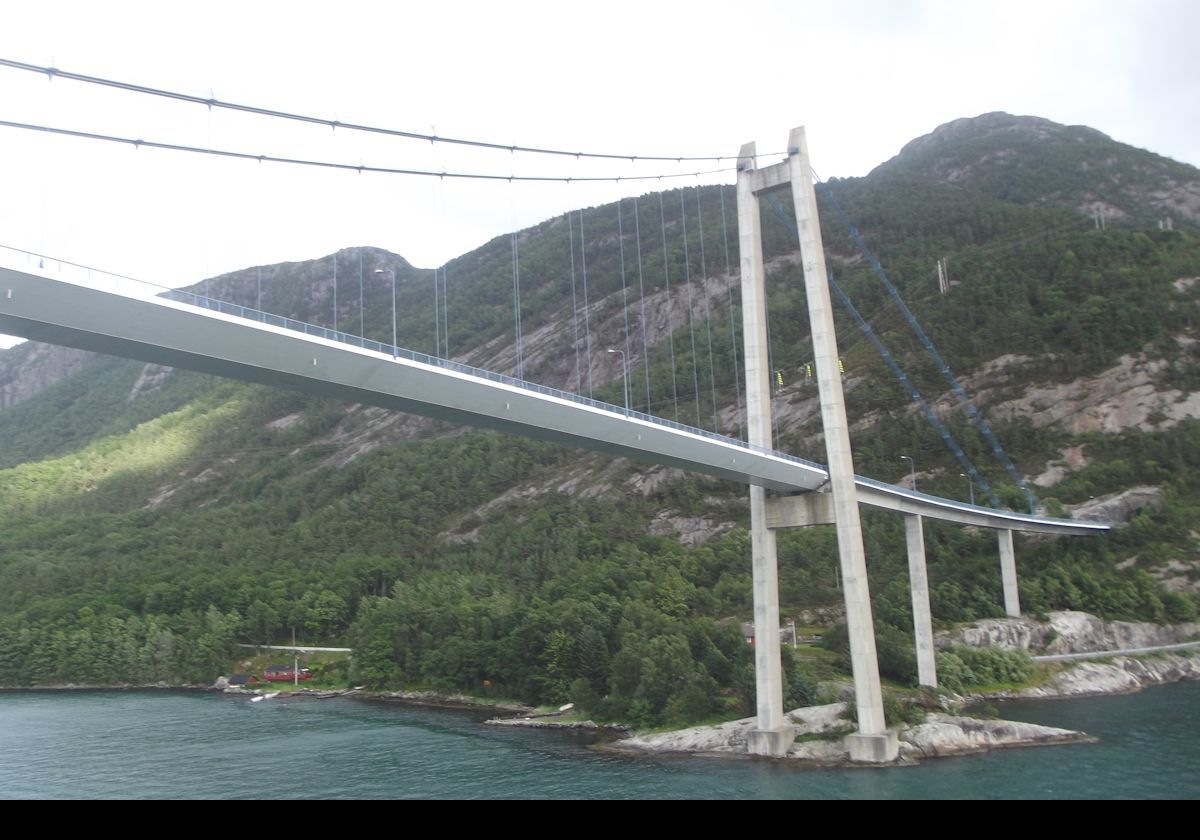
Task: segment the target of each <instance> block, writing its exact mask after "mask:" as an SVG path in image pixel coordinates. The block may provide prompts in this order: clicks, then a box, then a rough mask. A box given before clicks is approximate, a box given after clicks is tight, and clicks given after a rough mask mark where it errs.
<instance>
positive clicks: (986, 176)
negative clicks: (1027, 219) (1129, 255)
mask: <svg viewBox="0 0 1200 840" xmlns="http://www.w3.org/2000/svg"><path fill="white" fill-rule="evenodd" d="M871 174H872V175H874V176H889V175H891V176H903V177H914V178H919V179H924V180H928V181H933V182H941V183H946V184H954V185H957V186H960V187H963V188H965V189H969V190H972V191H975V192H977V193H980V194H984V195H989V196H993V197H995V198H1000V199H1003V200H1006V201H1012V202H1016V203H1018V204H1024V205H1028V206H1054V205H1057V206H1065V207H1070V208H1071V209H1074V210H1077V211H1079V212H1083V213H1087V214H1093V213H1097V212H1099V213H1103V214H1104V215H1106V216H1108V217H1109V218H1110V219H1114V220H1117V221H1120V222H1129V223H1138V224H1143V225H1147V224H1150V225H1152V224H1154V223H1156V222H1158V221H1160V220H1165V219H1171V220H1172V221H1173V223H1174V224H1183V223H1190V224H1195V223H1197V222H1200V170H1197V169H1196V168H1195V167H1194V166H1189V165H1187V164H1184V163H1178V162H1176V161H1174V160H1171V159H1170V158H1166V157H1162V156H1160V155H1156V154H1152V153H1150V152H1147V151H1143V150H1141V149H1137V148H1134V147H1133V146H1128V145H1126V144H1124V143H1118V142H1116V141H1114V140H1113V139H1112V138H1110V137H1108V136H1107V135H1105V134H1102V133H1101V132H1099V131H1096V130H1095V129H1093V128H1088V127H1086V126H1082V125H1071V126H1067V125H1059V124H1058V123H1054V122H1051V121H1050V120H1046V119H1042V118H1040V117H1018V116H1012V115H1010V114H1005V113H1002V112H995V113H990V114H983V115H981V116H978V117H974V118H971V119H960V120H954V121H953V122H950V123H946V124H945V125H942V126H939V127H938V128H937V129H935V130H934V131H933V132H931V133H930V134H926V135H925V136H924V137H918V138H917V139H916V140H913V141H912V142H910V143H909V144H908V145H906V146H905V147H904V148H903V149H901V150H900V154H898V155H897V156H896V157H894V158H892V159H891V160H889V161H888V162H886V163H884V164H881V165H880V166H879V167H877V168H876V169H875V170H874V171H873V172H872V173H871Z"/></svg>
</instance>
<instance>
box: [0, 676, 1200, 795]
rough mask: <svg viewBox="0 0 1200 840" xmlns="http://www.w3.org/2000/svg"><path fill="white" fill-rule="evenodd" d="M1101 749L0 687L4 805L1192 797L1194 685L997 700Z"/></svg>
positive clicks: (1199, 779)
mask: <svg viewBox="0 0 1200 840" xmlns="http://www.w3.org/2000/svg"><path fill="white" fill-rule="evenodd" d="M1001 712H1002V714H1003V716H1004V717H1007V718H1010V719H1019V720H1028V721H1034V722H1038V723H1046V724H1050V725H1055V726H1064V727H1071V728H1077V729H1083V730H1085V731H1087V732H1089V733H1091V734H1093V735H1095V736H1097V737H1099V738H1100V739H1101V740H1100V743H1097V744H1083V745H1072V746H1063V747H1042V748H1033V749H1021V750H1005V751H997V752H993V753H990V754H987V755H979V756H967V757H962V758H954V759H941V760H936V761H928V762H926V763H924V764H923V765H921V766H919V767H906V768H889V769H825V770H820V769H809V768H801V767H796V766H791V765H787V764H783V763H780V762H773V761H761V760H748V759H710V758H692V757H681V758H653V757H640V756H637V757H631V756H626V755H617V754H613V753H608V752H601V751H596V750H593V749H589V748H588V746H587V745H586V743H585V742H584V741H582V740H580V739H579V738H576V737H572V736H570V735H564V734H562V733H555V732H545V731H533V730H521V729H507V728H501V727H488V726H483V725H482V723H481V722H482V720H483V717H482V716H481V715H479V714H476V713H473V712H464V711H454V710H443V709H426V708H419V707H413V706H405V705H399V704H392V703H382V702H366V701H361V700H351V699H337V700H271V701H266V702H262V703H253V704H252V703H250V702H248V701H247V700H246V699H245V698H235V697H227V696H222V695H216V694H192V693H181V692H5V693H0V798H6V799H19V798H221V799H235V798H263V799H266V798H270V799H292V798H362V799H368V798H472V799H485V798H495V799H500V798H505V799H511V798H552V799H575V798H579V799H583V798H614V799H615V798H664V799H665V798H679V799H684V798H720V799H758V798H772V799H790V798H809V799H811V798H817V799H859V798H884V799H888V798H910V799H921V798H988V799H1017V798H1020V799H1033V798H1139V799H1142V798H1156V799H1165V798H1195V797H1197V796H1200V735H1198V734H1197V733H1198V732H1200V683H1185V684H1180V685H1172V686H1165V687H1161V688H1154V689H1149V690H1147V691H1144V692H1142V693H1140V694H1136V695H1129V696H1123V697H1105V698H1093V699H1087V700H1070V701H1064V700H1060V701H1040V702H1018V703H1009V704H1005V705H1003V706H1002V707H1001Z"/></svg>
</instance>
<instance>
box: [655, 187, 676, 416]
mask: <svg viewBox="0 0 1200 840" xmlns="http://www.w3.org/2000/svg"><path fill="white" fill-rule="evenodd" d="M658 221H659V226H660V227H661V228H662V246H663V291H664V292H665V293H666V295H667V347H668V348H669V349H670V351H671V399H672V400H673V401H674V403H675V422H676V423H678V422H679V382H678V378H677V376H676V372H675V328H674V325H673V324H672V323H671V276H670V271H669V269H668V268H667V211H666V205H665V204H664V202H663V194H662V193H659V194H658Z"/></svg>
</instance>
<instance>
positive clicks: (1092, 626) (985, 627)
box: [937, 610, 1200, 655]
mask: <svg viewBox="0 0 1200 840" xmlns="http://www.w3.org/2000/svg"><path fill="white" fill-rule="evenodd" d="M1197 633H1200V623H1197V622H1190V623H1187V624H1174V625H1158V624H1150V623H1148V622H1133V621H1104V620H1103V619H1100V618H1097V617H1096V616H1094V615H1090V614H1088V613H1085V612H1077V611H1072V610H1064V611H1061V612H1052V613H1050V614H1049V616H1048V621H1045V622H1038V621H1033V620H1032V619H1028V618H995V619H987V620H984V621H977V622H975V623H974V624H972V625H970V626H969V627H962V628H959V629H957V630H955V631H953V632H951V633H942V634H939V635H938V639H937V643H938V646H939V647H948V646H949V645H967V646H969V647H999V648H1006V649H1008V650H1026V651H1029V652H1030V653H1034V654H1047V655H1055V654H1063V653H1095V652H1098V651H1106V650H1127V649H1132V648H1146V647H1155V646H1158V645H1173V644H1178V643H1180V642H1185V641H1188V640H1189V639H1190V638H1192V637H1194V636H1195V635H1196V634H1197Z"/></svg>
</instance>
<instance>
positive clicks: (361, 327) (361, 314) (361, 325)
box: [358, 248, 367, 346]
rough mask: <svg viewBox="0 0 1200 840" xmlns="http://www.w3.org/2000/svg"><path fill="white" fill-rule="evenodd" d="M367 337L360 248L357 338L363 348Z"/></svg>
mask: <svg viewBox="0 0 1200 840" xmlns="http://www.w3.org/2000/svg"><path fill="white" fill-rule="evenodd" d="M366 335H367V315H366V310H365V309H363V266H362V248H359V249H358V336H359V338H361V339H362V340H363V344H362V345H360V346H365V344H366Z"/></svg>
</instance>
